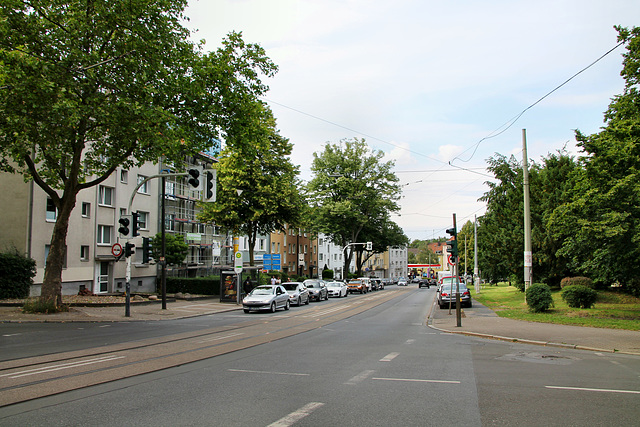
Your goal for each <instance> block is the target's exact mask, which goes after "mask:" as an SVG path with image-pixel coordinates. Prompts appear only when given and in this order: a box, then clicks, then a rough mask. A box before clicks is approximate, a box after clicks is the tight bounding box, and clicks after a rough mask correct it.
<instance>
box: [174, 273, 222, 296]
mask: <svg viewBox="0 0 640 427" xmlns="http://www.w3.org/2000/svg"><path fill="white" fill-rule="evenodd" d="M178 292H182V293H183V294H192V295H220V276H210V277H198V278H186V277H167V293H170V294H177V293H178Z"/></svg>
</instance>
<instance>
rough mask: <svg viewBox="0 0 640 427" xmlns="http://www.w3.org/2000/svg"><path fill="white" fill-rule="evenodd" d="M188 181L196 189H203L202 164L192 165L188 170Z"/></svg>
mask: <svg viewBox="0 0 640 427" xmlns="http://www.w3.org/2000/svg"><path fill="white" fill-rule="evenodd" d="M187 173H188V175H187V182H188V183H189V185H190V186H192V187H193V189H194V190H197V191H201V190H202V166H192V167H190V168H189V169H188V170H187Z"/></svg>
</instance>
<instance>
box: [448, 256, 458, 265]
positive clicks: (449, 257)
mask: <svg viewBox="0 0 640 427" xmlns="http://www.w3.org/2000/svg"><path fill="white" fill-rule="evenodd" d="M447 262H448V263H449V265H456V263H455V261H453V260H452V259H451V254H449V256H448V257H447Z"/></svg>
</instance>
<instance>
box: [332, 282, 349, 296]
mask: <svg viewBox="0 0 640 427" xmlns="http://www.w3.org/2000/svg"><path fill="white" fill-rule="evenodd" d="M327 290H328V291H329V296H330V297H337V298H342V297H346V296H347V295H349V288H347V284H346V283H344V282H328V283H327Z"/></svg>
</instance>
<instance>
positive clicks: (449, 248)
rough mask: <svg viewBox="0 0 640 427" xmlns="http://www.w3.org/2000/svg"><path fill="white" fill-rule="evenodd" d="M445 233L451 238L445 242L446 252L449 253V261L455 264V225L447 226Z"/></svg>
mask: <svg viewBox="0 0 640 427" xmlns="http://www.w3.org/2000/svg"><path fill="white" fill-rule="evenodd" d="M447 234H450V235H451V237H453V239H451V240H449V241H448V242H447V252H449V253H451V262H452V263H454V264H455V262H456V260H457V259H458V232H457V231H456V228H455V227H451V228H447Z"/></svg>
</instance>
